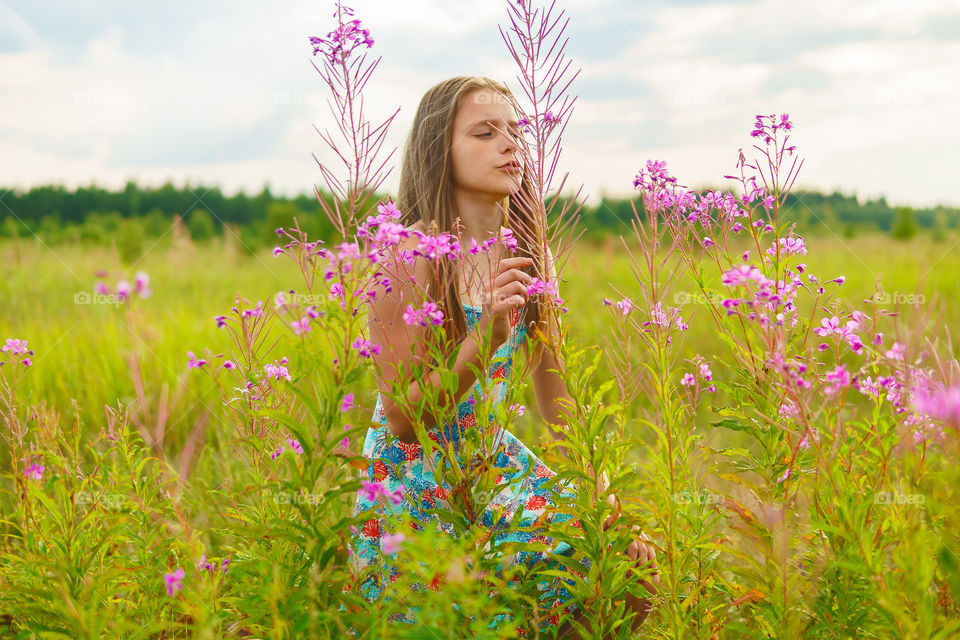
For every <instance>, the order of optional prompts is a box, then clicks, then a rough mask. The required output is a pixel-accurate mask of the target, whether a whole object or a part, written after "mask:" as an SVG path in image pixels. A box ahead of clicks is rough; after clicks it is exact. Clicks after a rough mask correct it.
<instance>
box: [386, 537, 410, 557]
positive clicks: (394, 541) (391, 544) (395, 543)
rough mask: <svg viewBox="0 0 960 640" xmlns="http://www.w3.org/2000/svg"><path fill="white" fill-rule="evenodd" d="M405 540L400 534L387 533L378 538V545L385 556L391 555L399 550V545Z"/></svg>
mask: <svg viewBox="0 0 960 640" xmlns="http://www.w3.org/2000/svg"><path fill="white" fill-rule="evenodd" d="M406 539H407V538H406V536H405V535H403V534H402V533H388V534H385V535H384V536H383V537H381V538H380V544H381V545H382V548H383V552H384V553H385V554H387V555H392V554H394V553H396V552H397V551H399V550H400V543H402V542H403V541H404V540H406Z"/></svg>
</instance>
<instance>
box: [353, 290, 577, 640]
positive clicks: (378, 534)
mask: <svg viewBox="0 0 960 640" xmlns="http://www.w3.org/2000/svg"><path fill="white" fill-rule="evenodd" d="M464 312H465V314H466V321H467V329H468V330H469V329H470V328H471V327H472V326H473V325H474V323H476V322H477V320H478V319H479V318H480V307H475V306H471V305H464ZM510 324H511V329H510V335H509V338H508V340H507V341H506V342H505V343H504V344H502V345H501V346H500V348H499V349H497V351H496V353H495V354H494V357H493V359H492V363H491V365H490V370H489V372H488V376H489V377H488V384H489V385H490V388H491V390H492V392H493V394H494V396H493V397H494V398H495V399H496V402H497V403H502V402H503V401H504V400H505V399H506V395H507V381H508V379H509V376H510V371H511V368H512V365H513V353H514V352H515V351H516V350H517V349H518V348H519V347H520V345H522V343H523V341H524V339H525V338H526V327H525V326H524V325H523V323H521V322H519V319H518V314H517V313H516V310H515V313H514V315H513V317H512V318H511V321H510ZM480 396H481V385H480V382H479V381H477V382H476V383H475V384H474V387H473V389H472V390H471V393H470V394H469V395H468V396H467V397H466V399H465V400H464V401H463V402H461V403H460V404H459V405H458V407H457V418H456V421H455V422H453V421H451V423H450V424H449V425H447V427H446V428H445V430H444V432H443V433H442V434H441V433H440V430H439V429H438V428H436V427H434V428H433V429H432V430H429V431H428V435H429V437H430V438H431V439H432V440H434V441H435V442H437V443H438V444H439V443H441V442H442V441H443V440H442V439H441V438H443V437H445V438H446V439H447V440H448V441H449V442H451V443H452V445H453V448H454V451H455V455H456V456H457V458H458V460H460V446H459V445H460V436H461V435H462V432H463V431H464V430H467V429H471V428H474V427H476V425H477V420H476V414H475V412H474V406H475V400H476V399H477V398H479V397H480ZM373 421H374V422H375V423H379V426H375V425H372V426H371V427H370V429H368V430H367V435H366V439H365V441H364V444H363V456H364V457H365V458H366V459H367V460H369V466H368V467H367V470H366V472H365V473H364V474H363V475H364V477H365V479H366V480H368V481H369V482H378V483H380V485H381V486H382V487H383V488H384V490H385V491H386V492H387V493H389V494H393V493H394V492H395V491H399V492H402V495H403V500H402V501H401V502H400V503H399V504H396V505H395V504H393V503H392V501H390V500H383V499H379V500H378V499H374V500H370V499H368V495H366V494H365V493H364V492H360V493H359V494H358V495H357V501H356V505H355V507H354V515H355V516H356V515H359V514H361V513H364V512H367V513H369V514H371V516H372V517H371V518H369V519H368V520H366V521H365V522H364V523H363V526H362V527H361V528H359V529H357V532H356V534H355V536H354V538H353V540H352V545H351V546H352V549H351V550H350V554H351V561H352V564H353V566H354V568H355V569H356V570H357V571H358V572H359V571H361V570H363V569H365V568H367V567H369V566H371V565H376V564H378V563H380V562H381V561H382V562H383V564H382V565H380V566H382V568H383V572H382V577H383V578H387V579H389V580H390V581H391V582H393V581H395V580H396V579H397V577H399V571H398V570H397V569H396V568H395V567H392V566H390V563H389V562H388V560H389V558H388V557H383V556H382V536H383V535H385V534H387V533H388V531H387V519H386V515H387V512H386V510H388V509H389V510H390V512H391V513H393V514H398V513H399V514H409V515H410V516H411V521H412V524H413V525H414V527H415V528H417V529H419V528H422V527H421V526H420V525H417V524H416V523H417V522H420V523H423V524H427V523H433V525H434V526H436V528H437V530H438V531H445V532H446V533H449V534H451V535H452V534H453V533H454V530H453V525H452V524H450V523H447V522H442V521H441V520H440V519H439V518H438V517H437V516H436V515H435V514H432V513H425V512H424V511H423V510H422V509H421V506H427V507H430V508H431V509H435V508H439V509H443V508H447V509H449V508H450V490H451V487H450V486H445V485H446V483H444V484H443V485H438V484H437V482H436V480H435V478H434V474H433V469H434V468H435V467H436V466H437V464H438V463H439V461H440V459H441V457H442V453H441V452H439V451H434V452H433V454H432V455H424V451H423V447H422V446H421V445H420V443H418V442H416V443H411V444H407V443H404V442H401V441H399V440H397V439H396V438H394V437H393V436H392V435H391V434H390V433H389V430H388V427H387V426H386V417H385V415H384V411H383V404H382V398H381V396H380V395H379V394H378V395H377V402H376V406H375V407H374V413H373ZM457 426H459V429H457V428H454V427H457ZM491 426H492V425H491ZM493 430H494V438H495V439H496V441H497V442H498V447H497V448H496V449H495V450H497V451H498V453H497V456H496V461H495V466H497V467H500V468H503V471H502V473H501V474H500V475H499V476H498V477H497V484H498V485H499V484H501V483H507V487H506V488H505V489H503V490H502V491H501V492H500V493H499V494H497V495H496V496H495V497H494V498H493V500H492V501H491V502H490V504H489V505H487V506H486V508H485V509H484V511H483V512H482V513H481V514H479V517H478V519H477V523H476V524H477V526H481V527H484V528H494V529H495V530H497V531H499V530H505V529H508V528H509V523H510V522H511V521H512V519H513V517H514V515H515V513H516V512H517V511H518V510H520V512H521V515H520V522H521V525H522V526H523V527H528V528H531V529H532V530H531V531H511V532H508V533H500V534H498V535H497V536H496V543H497V545H499V544H502V543H504V542H511V541H517V542H544V543H546V544H547V545H550V544H551V543H553V542H554V540H553V539H552V538H550V537H547V536H545V535H539V533H538V529H536V528H535V527H534V523H535V521H537V520H538V518H540V521H541V524H542V523H543V522H544V520H543V519H542V518H541V516H543V515H544V513H545V512H546V511H547V509H548V508H549V507H550V506H551V505H553V504H554V503H555V500H556V496H557V494H558V493H559V492H561V491H570V490H571V489H570V488H569V487H568V486H561V485H560V484H559V483H554V486H553V487H552V488H549V487H547V486H545V485H547V484H548V482H549V479H550V478H552V477H554V476H555V475H556V474H555V473H554V472H553V471H551V470H550V469H549V468H547V466H546V465H544V464H543V463H542V462H541V461H540V460H539V459H538V458H537V457H536V456H535V455H534V454H533V453H532V452H531V451H530V449H528V448H527V447H526V446H525V445H524V444H523V443H522V442H521V441H520V440H519V439H518V438H517V437H516V436H514V435H513V434H512V433H510V432H509V431H507V430H505V429H501V428H499V427H494V428H493ZM413 496H415V497H416V498H415V499H414V498H413ZM418 503H420V504H419V505H418ZM546 517H547V518H549V519H550V520H555V521H556V522H563V521H565V520H568V519H570V518H571V516H570V515H569V514H564V513H550V514H548V515H547V516H546ZM572 525H573V526H575V527H577V526H579V521H574V522H573V523H572ZM550 551H552V552H553V553H556V554H563V555H566V556H572V555H573V549H572V548H571V547H570V546H569V545H568V544H567V543H565V542H559V543H557V544H555V545H553V546H552V547H549V549H548V551H523V550H522V551H519V552H517V553H514V554H513V555H512V556H509V557H507V558H505V561H504V562H503V563H502V565H501V566H506V565H510V564H514V563H521V562H522V563H526V564H527V565H528V566H533V565H534V564H535V563H537V562H541V561H542V562H545V563H547V566H548V567H549V568H550V569H554V570H566V571H571V569H569V568H568V567H566V566H565V565H562V564H560V563H558V562H556V561H554V560H550V559H549V558H548V557H546V556H548V554H549V553H550ZM579 562H580V564H581V566H583V568H584V572H586V570H588V569H589V567H590V561H589V560H588V559H587V558H580V560H579ZM573 572H574V573H577V574H578V575H580V576H581V577H582V576H583V575H584V573H580V572H578V571H575V570H573ZM560 582H561V581H560V579H559V578H557V579H554V580H553V581H552V582H551V581H544V582H541V583H539V584H538V585H537V588H538V590H539V591H540V600H541V603H542V606H543V608H544V609H546V611H547V615H546V618H545V619H546V622H545V626H546V627H549V626H555V625H556V624H557V623H558V621H559V617H560V612H561V607H564V605H566V608H565V611H566V612H572V611H575V610H577V609H578V607H577V605H576V604H575V603H572V602H571V603H568V600H570V593H569V592H568V591H567V590H566V589H564V588H563V585H562V584H560ZM570 584H572V582H571V583H570ZM360 592H361V594H362V595H363V596H364V597H366V598H367V599H369V600H373V599H376V598H377V597H378V596H379V594H380V588H379V587H378V586H377V585H376V584H375V583H374V581H370V580H368V581H367V582H366V583H364V584H363V585H361V587H360ZM391 618H393V619H396V620H400V621H405V622H414V621H415V620H414V619H412V618H411V617H410V616H409V615H408V614H394V615H393V616H391ZM496 622H498V621H497V620H495V621H494V623H496ZM520 635H525V630H523V629H521V630H520Z"/></svg>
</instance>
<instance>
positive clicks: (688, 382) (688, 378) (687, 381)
mask: <svg viewBox="0 0 960 640" xmlns="http://www.w3.org/2000/svg"><path fill="white" fill-rule="evenodd" d="M680 384H682V385H683V386H685V387H692V386H693V385H695V384H697V379H696V378H694V377H693V374H692V373H685V374H683V379H682V380H680Z"/></svg>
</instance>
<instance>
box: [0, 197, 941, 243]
mask: <svg viewBox="0 0 960 640" xmlns="http://www.w3.org/2000/svg"><path fill="white" fill-rule="evenodd" d="M323 197H324V198H325V199H326V200H327V202H328V203H330V202H332V199H331V197H330V196H329V194H323ZM370 202H371V203H375V200H371V201H370ZM565 202H569V199H565V198H562V197H561V198H559V199H558V203H557V205H556V207H557V208H556V209H555V210H556V211H559V210H560V208H561V206H562V205H563V204H564V203H565ZM0 205H2V206H0V218H3V220H2V224H0V235H2V236H5V237H8V238H11V237H21V238H22V237H31V236H37V237H39V238H41V239H42V240H43V241H44V242H46V243H48V244H60V243H65V242H91V243H110V242H117V243H118V244H126V245H128V246H130V247H131V249H130V252H131V253H136V247H137V245H138V244H139V241H138V239H143V238H148V237H162V236H164V235H167V234H168V232H169V231H170V230H171V228H172V226H173V224H174V220H175V219H177V220H178V224H179V223H182V224H180V226H181V227H182V228H185V229H187V230H189V234H190V237H191V238H192V239H193V240H197V241H203V240H205V239H207V238H211V237H213V236H216V235H221V234H223V230H224V226H225V225H230V228H231V229H232V230H233V232H234V233H236V234H237V235H238V236H239V239H240V240H241V241H242V244H243V246H245V247H247V248H248V249H249V250H251V251H255V250H257V249H259V248H261V247H263V246H265V245H271V246H272V245H273V244H274V243H275V240H276V235H275V234H274V230H275V229H276V228H277V227H281V226H289V225H291V223H292V221H293V219H294V218H295V217H296V218H297V219H298V220H299V221H300V222H301V228H303V229H304V230H305V231H307V232H308V233H309V235H310V237H311V238H317V239H325V240H326V239H332V237H333V235H334V232H333V226H332V225H331V224H330V222H329V221H328V220H327V218H326V216H325V215H324V213H323V210H322V208H321V206H320V203H319V201H318V199H317V198H316V197H315V196H314V195H307V194H302V195H299V196H296V197H293V198H290V197H283V196H275V195H273V194H272V193H271V192H270V189H269V188H268V187H264V188H263V189H262V190H261V191H260V192H259V193H257V194H254V195H250V194H247V193H244V192H239V193H237V194H234V195H229V196H228V195H224V194H223V193H222V192H221V191H220V189H219V188H217V187H203V186H186V187H176V186H174V185H172V184H170V183H168V184H165V185H163V186H161V187H143V186H140V185H138V184H136V183H135V182H128V183H127V184H126V186H125V187H124V188H123V189H120V190H109V189H105V188H102V187H98V186H95V185H93V186H88V187H79V188H77V189H75V190H69V189H66V188H64V187H63V186H56V185H53V186H38V187H33V188H31V189H29V190H16V189H14V190H4V189H0ZM633 205H636V206H637V207H640V206H641V205H640V200H639V197H637V198H636V199H633V200H631V199H628V198H622V199H616V198H608V197H603V198H601V200H600V202H599V203H598V204H596V205H595V206H588V205H585V206H584V207H583V208H582V209H581V210H580V219H579V223H578V224H579V225H580V227H581V228H582V229H583V230H584V232H585V235H586V236H587V237H599V236H605V235H608V234H610V233H614V234H617V233H623V232H625V231H626V230H627V229H628V228H629V223H630V220H631V219H632V217H633V208H632V207H633ZM781 216H782V219H783V220H784V221H787V222H795V223H796V225H797V228H798V230H799V232H800V233H805V234H811V233H812V234H816V233H834V234H837V235H843V236H846V237H851V236H853V235H856V234H857V233H859V232H865V231H881V232H887V233H890V234H891V235H892V236H894V237H896V238H902V239H908V238H910V237H912V236H913V235H916V234H917V233H919V232H922V231H929V232H931V233H933V234H934V236H935V237H945V236H946V234H947V233H951V230H954V229H956V228H957V226H958V221H960V209H958V208H952V207H943V206H940V207H933V208H926V209H913V208H909V207H893V206H890V205H889V204H887V202H886V200H884V199H883V198H880V199H877V200H867V201H865V202H860V201H859V199H858V198H857V197H856V196H855V195H844V194H842V193H838V192H834V193H832V194H823V193H818V192H802V191H799V192H795V193H791V194H790V195H789V196H788V197H787V200H786V202H785V203H784V207H783V208H782V209H781Z"/></svg>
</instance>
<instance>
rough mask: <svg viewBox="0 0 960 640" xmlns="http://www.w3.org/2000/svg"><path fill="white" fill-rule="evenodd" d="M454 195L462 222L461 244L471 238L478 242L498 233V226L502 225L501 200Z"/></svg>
mask: <svg viewBox="0 0 960 640" xmlns="http://www.w3.org/2000/svg"><path fill="white" fill-rule="evenodd" d="M454 197H455V198H456V202H457V211H458V212H459V214H460V222H461V224H463V233H462V236H461V238H460V242H461V244H463V243H467V244H469V242H470V239H471V238H473V239H475V240H476V241H477V243H478V244H479V243H481V242H483V241H484V240H486V239H487V238H489V237H490V236H491V235H493V236H497V235H499V234H500V227H501V226H502V225H503V210H502V209H501V204H500V203H501V201H499V200H492V201H486V200H479V199H476V198H465V197H457V196H456V195H455V196H454Z"/></svg>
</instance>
